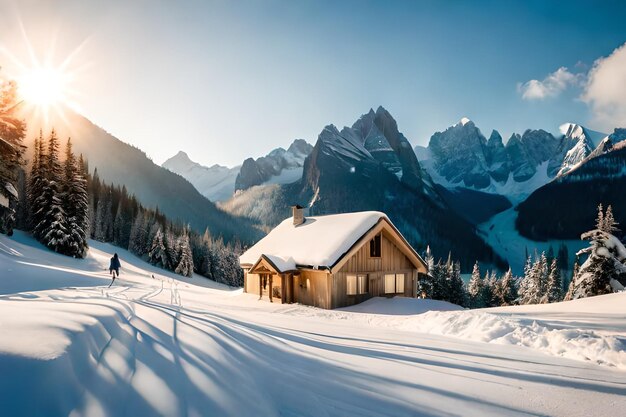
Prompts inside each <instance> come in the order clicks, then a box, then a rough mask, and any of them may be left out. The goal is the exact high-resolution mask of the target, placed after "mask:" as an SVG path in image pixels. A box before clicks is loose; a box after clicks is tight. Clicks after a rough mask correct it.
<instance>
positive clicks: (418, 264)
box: [331, 218, 427, 273]
mask: <svg viewBox="0 0 626 417" xmlns="http://www.w3.org/2000/svg"><path fill="white" fill-rule="evenodd" d="M378 234H382V235H383V240H382V245H383V246H386V247H387V249H386V250H385V249H383V253H385V254H386V256H384V257H381V258H369V257H368V259H369V260H365V259H363V260H362V261H363V262H362V263H361V266H359V269H360V270H362V271H367V270H384V269H393V268H396V267H399V266H400V265H398V266H394V265H389V266H386V265H376V262H377V261H378V260H379V261H380V262H381V263H383V262H384V263H388V262H394V261H396V260H401V259H402V258H406V261H407V262H408V265H406V266H405V267H410V268H415V269H417V270H418V271H419V272H426V271H427V268H426V263H425V262H424V260H423V259H422V258H421V257H420V256H419V255H418V254H417V252H415V250H414V249H413V247H412V246H411V245H409V243H408V242H407V241H406V239H404V237H403V236H402V234H401V233H400V232H399V231H398V229H396V228H395V227H394V226H393V225H392V224H391V222H389V221H388V220H387V219H386V218H381V219H380V220H379V221H378V223H376V225H375V226H374V227H372V228H371V229H370V230H369V231H368V232H367V233H366V234H365V235H363V236H362V237H361V238H360V239H359V240H358V241H357V242H356V243H355V244H354V245H352V247H351V248H350V250H348V252H346V253H345V254H344V255H343V256H342V257H341V258H339V260H337V262H335V264H334V265H333V266H332V267H331V272H332V273H337V272H339V271H341V270H342V268H343V267H344V266H345V265H346V264H347V263H348V262H354V261H355V257H356V258H362V257H364V256H366V255H365V254H366V253H367V251H368V250H369V242H370V241H371V240H372V239H373V238H374V236H376V235H378ZM394 252H397V253H396V254H394ZM400 254H401V256H399V255H400ZM359 255H360V256H359ZM390 255H391V256H390ZM400 262H402V261H400Z"/></svg>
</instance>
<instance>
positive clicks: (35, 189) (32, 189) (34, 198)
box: [28, 130, 47, 238]
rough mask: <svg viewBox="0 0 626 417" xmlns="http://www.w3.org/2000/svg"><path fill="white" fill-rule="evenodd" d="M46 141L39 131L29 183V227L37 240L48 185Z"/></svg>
mask: <svg viewBox="0 0 626 417" xmlns="http://www.w3.org/2000/svg"><path fill="white" fill-rule="evenodd" d="M43 144H44V139H43V132H42V131H41V130H40V131H39V137H36V138H35V148H34V149H33V160H32V165H31V169H30V178H29V181H28V205H29V207H30V213H29V221H28V222H29V225H30V230H32V231H33V234H34V236H35V237H36V238H39V236H38V230H37V229H36V227H37V225H38V224H40V222H41V221H42V220H43V214H44V210H45V209H44V206H45V201H44V197H43V188H44V185H45V184H46V183H47V180H46V176H45V165H44V163H43V162H44V146H43Z"/></svg>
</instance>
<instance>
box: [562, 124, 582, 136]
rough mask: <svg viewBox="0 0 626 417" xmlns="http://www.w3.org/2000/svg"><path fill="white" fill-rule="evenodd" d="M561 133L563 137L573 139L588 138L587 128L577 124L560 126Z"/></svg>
mask: <svg viewBox="0 0 626 417" xmlns="http://www.w3.org/2000/svg"><path fill="white" fill-rule="evenodd" d="M559 131H560V132H561V133H562V134H563V135H565V136H567V137H568V138H572V139H580V138H581V137H583V136H586V135H585V128H583V127H582V126H581V125H579V124H576V123H564V124H562V125H561V126H559Z"/></svg>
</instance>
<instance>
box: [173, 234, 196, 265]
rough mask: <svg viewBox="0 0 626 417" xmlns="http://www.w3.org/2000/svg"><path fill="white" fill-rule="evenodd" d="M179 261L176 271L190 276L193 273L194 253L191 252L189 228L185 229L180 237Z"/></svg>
mask: <svg viewBox="0 0 626 417" xmlns="http://www.w3.org/2000/svg"><path fill="white" fill-rule="evenodd" d="M178 247H179V256H178V258H179V261H178V265H177V266H176V269H175V270H174V272H175V273H177V274H180V275H183V276H186V277H190V276H192V275H193V254H192V253H191V245H190V244H189V232H188V230H187V228H184V229H183V234H182V235H181V236H180V237H179V238H178Z"/></svg>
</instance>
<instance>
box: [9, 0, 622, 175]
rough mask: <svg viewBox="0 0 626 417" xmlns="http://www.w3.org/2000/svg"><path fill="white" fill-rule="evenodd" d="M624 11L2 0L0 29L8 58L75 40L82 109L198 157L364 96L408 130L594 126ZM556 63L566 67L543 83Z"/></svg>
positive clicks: (415, 135) (546, 5)
mask: <svg viewBox="0 0 626 417" xmlns="http://www.w3.org/2000/svg"><path fill="white" fill-rule="evenodd" d="M19 21H21V22H22V23H23V27H24V34H25V36H24V35H23V34H22V32H21V31H20V30H19V24H18V22H19ZM625 21H626V6H625V5H624V3H623V2H598V1H593V2H591V1H588V2H580V1H568V2H556V1H554V2H552V1H519V2H508V1H493V2H492V1H472V2H460V1H448V2H445V1H439V2H427V1H421V2H413V1H410V2H409V1H407V2H400V1H328V2H326V1H284V2H281V1H260V0H259V1H177V2H173V1H133V2H127V1H117V0H115V1H109V2H96V1H93V2H91V1H57V2H38V1H30V0H25V1H19V2H18V1H16V0H0V42H1V44H2V46H3V47H4V48H6V49H9V50H10V51H11V53H12V54H14V55H15V56H18V57H19V58H20V59H22V60H26V61H27V60H28V53H27V48H26V47H25V41H24V38H25V37H26V38H28V39H29V42H30V43H31V44H32V45H33V48H34V50H35V53H36V54H37V55H41V56H43V55H44V54H45V52H46V51H49V50H51V49H50V46H51V43H52V42H51V41H52V40H53V39H56V42H55V43H54V44H55V47H54V57H53V58H54V61H55V62H61V61H63V59H64V58H66V57H67V56H68V55H69V54H71V53H72V51H74V50H75V49H76V48H77V47H78V46H79V45H81V43H82V42H83V41H85V40H87V42H86V43H85V45H84V47H83V48H82V49H80V50H79V51H78V52H77V53H76V54H75V55H74V56H73V58H72V65H73V66H75V67H76V68H81V70H80V71H79V72H78V73H77V76H76V78H75V80H74V81H73V84H72V87H73V89H75V90H77V91H78V92H79V93H80V95H79V96H78V97H77V98H76V101H78V102H79V104H80V108H81V110H82V112H83V113H84V114H85V115H86V116H87V117H89V118H90V119H92V120H93V121H94V122H95V123H97V124H99V125H101V126H103V127H105V128H106V129H107V130H108V131H110V132H112V133H114V134H115V135H117V136H118V137H120V138H121V139H122V140H124V141H127V142H130V143H132V144H134V145H136V146H138V147H140V148H141V149H143V150H145V151H146V152H147V153H148V155H150V156H151V157H152V158H153V159H154V160H155V161H156V162H158V163H160V162H163V161H164V160H165V159H166V158H167V157H169V156H171V155H173V154H175V153H176V152H177V151H178V150H184V151H187V152H188V153H189V154H190V156H191V157H192V159H194V160H196V161H199V162H201V163H203V164H207V165H209V164H213V163H220V164H226V165H234V164H239V163H241V161H242V160H243V159H244V158H245V157H248V156H255V157H256V156H260V155H263V154H265V153H267V152H268V151H269V150H271V149H272V148H275V147H277V146H284V147H286V146H288V145H289V143H290V142H291V141H292V140H293V139H294V138H304V139H307V140H308V141H311V142H314V141H315V140H316V138H317V135H318V134H319V132H320V131H321V130H322V128H323V127H324V126H325V125H326V124H329V123H334V124H336V125H338V126H343V125H347V124H352V123H353V121H354V120H356V119H357V118H358V116H359V115H360V114H362V113H365V112H366V111H367V110H368V109H369V108H370V107H374V108H375V107H377V106H378V105H383V106H384V107H386V108H387V109H388V110H389V111H390V112H391V114H392V115H393V116H394V117H395V118H396V120H397V121H398V124H399V127H400V130H401V131H402V132H403V133H404V134H405V135H406V136H407V137H408V138H409V140H410V141H411V142H412V143H413V144H427V142H428V139H429V138H430V136H431V135H432V133H434V132H435V131H438V130H443V129H445V128H446V127H447V126H449V125H451V124H453V123H455V122H456V121H457V120H458V119H460V118H461V117H463V116H467V117H469V118H471V119H472V120H474V121H475V122H476V124H477V125H478V126H479V127H480V128H481V129H482V131H483V133H484V134H485V135H489V133H490V132H491V129H493V128H495V129H498V130H499V131H500V132H501V133H502V135H503V136H504V137H505V139H506V138H507V137H508V136H509V135H510V134H511V133H512V132H521V131H523V130H525V129H526V128H544V129H546V130H551V131H554V132H555V131H556V130H557V129H558V125H559V124H561V123H563V122H566V121H576V122H579V123H582V124H586V125H589V126H590V127H592V128H596V129H602V130H608V129H609V126H612V124H615V123H621V122H622V121H623V120H624V117H623V114H622V113H619V112H617V115H615V113H616V112H615V111H613V110H614V108H615V106H617V108H621V107H620V106H621V104H620V103H617V104H615V103H614V102H612V101H611V102H608V103H604V102H601V100H600V101H598V99H597V97H598V94H602V93H601V91H602V90H601V89H600V90H598V89H595V90H594V91H595V92H596V93H594V94H596V95H595V96H591V95H588V96H587V98H586V99H584V100H581V98H580V97H581V94H584V93H585V91H586V88H587V87H586V85H587V82H588V81H587V80H588V72H589V70H590V69H591V68H592V66H593V64H594V62H595V61H596V60H597V59H600V58H603V57H607V56H609V55H611V54H612V53H613V52H614V51H615V50H616V48H618V47H620V46H621V45H623V44H624V42H626V25H624V24H623V22H625ZM625 54H626V53H625ZM3 58H4V57H2V55H0V63H1V64H2V65H3V67H4V69H3V72H4V73H9V74H10V73H11V71H15V68H13V67H12V64H11V62H10V61H8V60H6V59H4V61H6V62H3V61H2V60H3ZM618 62H621V61H618ZM561 67H566V68H567V72H566V73H563V72H561V74H566V75H567V74H571V77H569V78H564V79H563V80H561V78H558V79H556V81H554V80H553V81H554V82H553V83H552V84H551V85H552V87H551V86H550V85H548V84H547V83H549V81H546V84H544V83H543V82H544V79H545V78H546V77H547V76H549V74H551V73H554V72H555V71H557V70H558V69H559V68H561ZM624 70H625V71H626V68H625V69H624ZM619 71H620V69H619V66H617V72H619ZM608 73H610V74H614V73H615V71H612V72H611V71H608ZM530 80H537V82H541V85H534V87H538V88H539V90H537V89H536V88H535V89H534V90H533V91H534V94H531V93H532V92H531V93H529V94H528V95H527V96H526V98H525V95H524V92H525V91H526V90H525V88H526V87H528V86H529V84H524V83H527V82H529V81H530ZM624 80H626V78H617V79H616V83H618V84H620V85H621V83H622V81H624ZM555 83H556V84H555ZM598 91H600V92H599V93H598ZM615 100H620V99H619V98H616V99H615ZM599 108H601V109H602V110H603V112H604V113H602V114H601V115H600V114H598V112H599V110H598V109H599ZM607 114H608V115H609V116H607Z"/></svg>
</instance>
